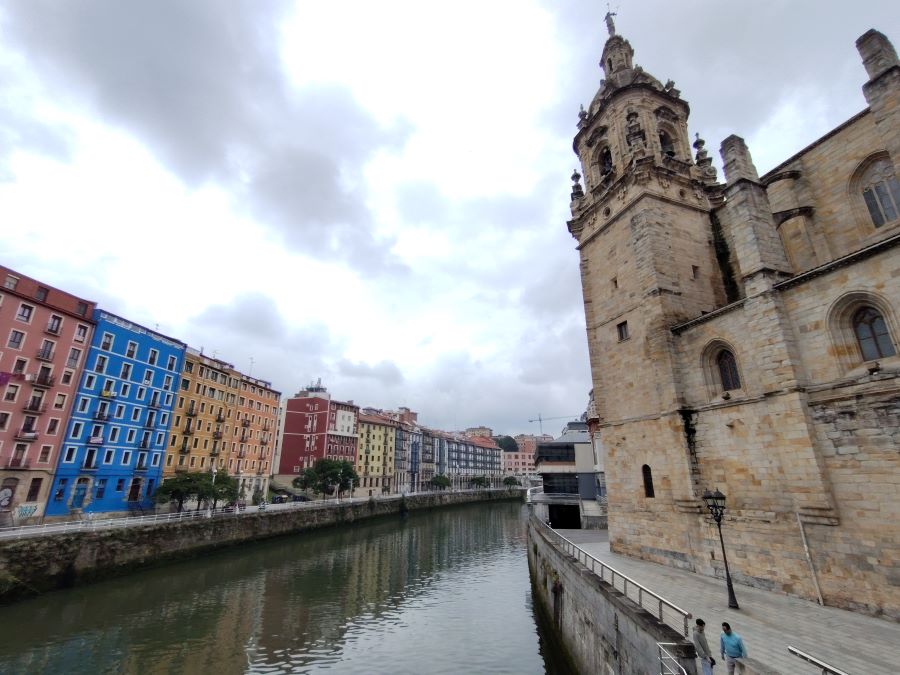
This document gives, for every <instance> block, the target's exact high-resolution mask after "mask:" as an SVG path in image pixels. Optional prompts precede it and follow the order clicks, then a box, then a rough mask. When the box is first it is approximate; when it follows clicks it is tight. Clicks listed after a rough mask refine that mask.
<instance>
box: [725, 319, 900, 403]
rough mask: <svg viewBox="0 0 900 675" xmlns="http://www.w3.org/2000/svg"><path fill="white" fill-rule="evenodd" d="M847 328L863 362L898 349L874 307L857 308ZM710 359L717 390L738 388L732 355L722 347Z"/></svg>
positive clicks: (733, 356)
mask: <svg viewBox="0 0 900 675" xmlns="http://www.w3.org/2000/svg"><path fill="white" fill-rule="evenodd" d="M850 328H851V330H852V332H853V336H854V337H855V339H856V347H857V349H858V350H859V356H860V358H861V359H862V361H877V360H878V359H884V358H888V357H891V356H896V354H897V349H896V347H895V345H894V341H893V340H892V339H891V334H890V331H889V330H888V326H887V322H886V321H885V319H884V316H883V315H882V313H881V312H880V311H878V310H877V309H875V308H874V307H872V306H870V305H864V306H862V307H860V308H859V309H857V310H856V311H855V312H854V313H853V314H852V315H851V319H850ZM710 357H711V363H710V365H711V366H712V367H711V368H710V369H709V370H710V371H711V372H712V375H713V379H714V380H715V382H716V385H717V388H718V389H719V391H721V392H724V393H725V394H726V395H727V393H728V392H730V391H734V390H736V389H740V388H741V376H740V373H739V372H738V364H737V359H736V358H735V355H734V353H733V352H732V351H731V350H730V349H728V348H726V347H724V346H721V347H718V348H717V349H715V350H714V351H713V353H712V354H710Z"/></svg>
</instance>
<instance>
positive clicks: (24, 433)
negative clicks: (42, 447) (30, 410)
mask: <svg viewBox="0 0 900 675" xmlns="http://www.w3.org/2000/svg"><path fill="white" fill-rule="evenodd" d="M37 437H38V434H37V431H35V430H34V429H19V431H17V432H16V440H17V441H25V442H30V441H36V440H37Z"/></svg>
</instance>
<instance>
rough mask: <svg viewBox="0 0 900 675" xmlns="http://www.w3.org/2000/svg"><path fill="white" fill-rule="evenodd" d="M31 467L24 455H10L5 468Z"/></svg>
mask: <svg viewBox="0 0 900 675" xmlns="http://www.w3.org/2000/svg"><path fill="white" fill-rule="evenodd" d="M30 467H31V461H30V460H28V459H25V458H24V457H10V458H9V459H8V460H7V462H6V468H7V469H28V468H30Z"/></svg>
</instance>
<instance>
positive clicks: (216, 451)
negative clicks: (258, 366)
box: [163, 348, 241, 477]
mask: <svg viewBox="0 0 900 675" xmlns="http://www.w3.org/2000/svg"><path fill="white" fill-rule="evenodd" d="M240 386H241V379H240V374H239V373H237V371H235V370H234V366H232V365H231V364H229V363H226V362H225V361H222V360H220V359H215V358H210V357H209V356H205V355H204V354H203V353H202V352H199V351H197V350H196V349H193V348H188V349H187V352H186V353H185V360H184V370H183V371H182V374H181V390H180V391H179V393H178V400H177V402H176V404H175V409H174V410H173V412H172V427H171V429H170V431H169V448H168V452H167V453H166V455H167V456H166V464H165V469H164V471H163V475H164V476H165V477H169V476H172V475H174V474H175V473H176V472H181V471H188V472H194V471H212V469H213V463H215V467H216V470H228V471H229V473H230V472H231V469H229V468H228V463H227V460H229V459H230V457H231V455H230V454H229V453H231V452H233V451H236V447H237V444H236V442H235V441H234V437H235V435H236V434H235V433H234V428H235V420H234V418H235V406H236V403H237V400H238V393H239V392H240Z"/></svg>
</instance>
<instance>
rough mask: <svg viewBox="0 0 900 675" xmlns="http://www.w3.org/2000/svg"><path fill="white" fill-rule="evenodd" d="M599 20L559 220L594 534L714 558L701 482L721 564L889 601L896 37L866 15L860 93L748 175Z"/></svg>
mask: <svg viewBox="0 0 900 675" xmlns="http://www.w3.org/2000/svg"><path fill="white" fill-rule="evenodd" d="M607 24H608V27H609V32H610V37H609V39H608V40H607V42H606V44H605V46H604V49H603V57H602V62H601V67H602V68H603V71H604V75H605V79H604V80H603V81H602V82H601V85H600V89H599V91H598V92H597V94H596V96H595V97H594V99H593V101H592V102H591V104H590V106H589V108H588V109H587V110H582V111H581V113H580V114H579V122H578V132H577V134H576V136H575V140H574V149H575V152H576V154H577V155H578V158H579V160H580V162H581V167H582V175H583V177H584V187H582V185H581V183H580V180H581V176H579V175H578V174H577V173H576V175H575V176H573V180H574V183H575V184H574V186H573V190H572V204H571V208H572V219H571V220H570V221H569V223H568V227H569V231H570V232H571V233H572V236H573V237H575V239H577V241H578V250H579V252H580V258H581V279H582V288H583V293H584V307H585V315H586V320H587V331H588V344H589V350H590V360H591V371H592V379H593V384H594V403H593V405H592V406H591V410H590V412H589V418H590V419H589V422H590V424H591V426H592V429H593V430H594V432H595V438H596V439H598V444H599V445H600V446H601V448H602V452H603V453H604V460H605V467H606V481H607V488H608V498H609V536H610V544H611V547H612V549H613V550H614V551H616V552H619V553H624V554H628V555H632V556H636V557H640V558H645V559H649V560H654V561H657V562H662V563H666V564H669V565H674V566H677V567H681V568H686V569H691V570H694V571H696V572H699V573H702V574H708V575H719V576H721V575H723V567H722V560H721V552H720V548H719V540H718V535H717V533H716V528H715V525H714V523H713V521H712V520H711V519H710V517H709V514H708V511H707V509H706V507H705V505H704V502H703V499H702V497H703V493H704V491H705V490H714V489H716V488H718V489H719V490H721V491H722V492H723V493H724V494H725V495H726V497H727V511H726V517H725V520H724V522H723V530H724V533H725V543H726V549H727V552H728V561H729V565H730V568H731V573H732V576H733V577H734V578H735V580H736V581H738V582H740V583H744V584H750V585H754V586H759V587H763V588H767V589H771V590H779V591H783V592H785V593H790V594H794V595H798V596H802V597H805V598H809V599H812V600H816V599H822V600H823V601H824V604H827V605H834V606H839V607H844V608H850V609H856V610H859V611H862V612H866V613H870V614H876V615H884V616H889V617H892V618H894V619H900V356H898V350H900V215H898V213H900V183H898V181H897V176H898V162H900V63H898V59H897V55H896V52H895V50H894V48H893V46H892V45H891V43H890V42H889V41H888V39H887V38H886V37H885V36H884V35H882V34H881V33H879V32H877V31H875V30H870V31H868V32H867V33H866V34H864V35H863V36H862V37H860V38H859V39H858V40H857V43H856V46H857V49H858V50H859V53H860V55H861V57H862V62H863V66H864V67H865V72H866V73H867V74H868V79H867V81H866V82H865V83H864V84H863V93H864V95H865V99H866V101H867V103H868V107H867V108H866V109H865V110H863V111H862V112H860V113H859V114H857V115H856V116H854V117H853V118H851V119H849V120H847V121H846V122H845V123H843V124H841V125H840V126H838V127H837V128H835V129H833V130H832V131H830V132H829V133H828V134H826V135H825V136H824V137H822V138H820V139H819V140H817V141H816V142H815V143H813V144H812V145H810V146H809V147H807V148H804V149H803V150H801V151H800V152H798V153H797V154H796V155H794V156H792V157H790V158H788V159H786V160H785V161H784V162H783V163H782V164H780V165H779V166H778V167H776V168H775V169H773V170H772V171H770V172H769V173H767V174H766V175H764V176H759V175H758V173H757V171H756V168H755V167H754V165H753V161H752V159H751V156H750V152H749V150H748V148H747V146H746V144H745V143H744V141H743V139H741V138H739V137H737V136H731V137H729V138H727V139H725V141H724V142H723V143H722V146H721V155H722V160H723V165H724V170H725V181H724V182H719V180H718V179H717V172H716V169H715V168H714V167H713V166H712V159H711V158H710V157H709V155H708V153H707V151H706V150H705V149H704V142H703V141H702V140H700V139H699V138H697V140H696V141H695V142H694V143H693V144H691V140H690V138H689V136H688V114H689V108H688V104H687V102H686V101H685V100H684V99H683V98H681V93H680V92H679V91H678V90H677V89H676V88H675V86H674V84H673V83H672V82H671V81H670V82H668V83H666V84H662V83H660V82H659V81H658V80H657V79H655V78H654V77H653V76H651V75H650V74H649V73H647V72H645V71H643V70H642V69H641V68H640V67H639V66H636V65H635V64H634V63H633V60H632V59H633V54H634V51H633V49H632V47H631V45H630V44H629V42H628V41H627V40H626V39H624V38H623V37H621V36H620V35H617V34H616V33H615V28H614V26H613V24H612V18H611V16H608V17H607ZM860 74H861V75H862V69H860ZM860 79H863V78H862V77H861V78H860ZM692 145H693V148H694V149H695V151H696V152H695V153H693V152H692V149H691V147H692ZM692 154H693V157H692Z"/></svg>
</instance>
